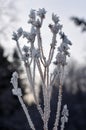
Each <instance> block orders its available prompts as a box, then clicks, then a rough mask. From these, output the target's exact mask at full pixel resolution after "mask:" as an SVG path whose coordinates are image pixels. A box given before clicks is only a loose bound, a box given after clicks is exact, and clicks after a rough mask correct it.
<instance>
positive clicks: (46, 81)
mask: <svg viewBox="0 0 86 130" xmlns="http://www.w3.org/2000/svg"><path fill="white" fill-rule="evenodd" d="M45 15H46V10H45V9H44V8H43V9H39V10H38V11H36V10H33V9H31V11H30V14H29V21H28V23H29V24H30V25H31V30H30V32H27V31H24V30H23V29H22V28H19V29H18V30H17V32H14V33H13V40H15V41H16V44H17V48H18V51H19V53H20V57H21V59H22V60H23V62H24V65H25V69H26V73H27V79H28V81H29V84H30V90H31V91H32V93H33V96H34V100H35V104H36V106H37V109H38V111H39V113H40V115H41V118H42V120H43V123H44V126H43V127H44V130H48V122H49V118H50V112H51V110H50V101H51V96H50V95H51V92H52V89H53V85H54V84H55V85H56V86H59V88H58V89H59V93H58V99H57V112H56V119H55V122H54V127H53V130H58V126H59V121H60V115H61V106H62V91H63V88H62V86H63V79H64V68H65V66H66V65H67V57H69V56H70V53H69V49H70V45H72V43H71V41H70V40H69V39H68V38H67V36H66V35H65V33H64V32H63V31H62V25H61V24H60V23H59V21H60V20H59V17H58V16H57V15H55V14H54V13H53V14H52V21H53V23H52V24H51V23H50V24H49V26H48V27H49V29H50V31H51V33H52V41H51V44H50V50H49V54H48V58H46V56H45V54H44V51H43V45H42V41H43V39H42V37H41V29H42V26H43V22H44V19H45ZM57 35H58V36H60V39H61V44H60V46H57V45H58V44H57ZM20 38H25V39H26V40H27V45H24V46H23V48H21V47H20ZM36 39H37V40H36ZM35 42H37V43H36V44H35ZM56 48H58V49H57V54H56V59H55V61H53V57H54V52H55V49H56ZM52 63H53V64H54V65H55V70H54V71H53V73H50V65H51V64H52ZM36 69H38V72H39V75H40V79H41V82H42V91H43V98H44V109H43V110H42V108H41V105H40V103H39V101H38V99H37V97H36V92H35V80H36ZM17 79H18V74H17V73H16V72H15V73H13V77H12V79H11V83H12V84H13V87H14V89H13V90H12V92H13V94H14V95H17V96H18V98H19V101H20V103H21V105H22V107H23V109H24V112H25V114H26V117H27V119H28V122H29V124H30V127H31V128H32V130H35V127H34V124H33V123H32V121H31V118H30V116H29V113H28V110H27V108H26V106H25V104H24V102H23V100H22V93H21V89H20V88H18V82H17ZM67 119H68V112H67V106H66V105H65V106H64V108H63V111H62V118H61V130H63V129H64V124H65V122H67Z"/></svg>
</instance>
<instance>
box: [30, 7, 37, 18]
mask: <svg viewBox="0 0 86 130" xmlns="http://www.w3.org/2000/svg"><path fill="white" fill-rule="evenodd" d="M29 17H30V18H31V19H32V20H35V18H36V14H35V10H33V9H31V10H30V14H29Z"/></svg>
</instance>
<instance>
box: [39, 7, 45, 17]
mask: <svg viewBox="0 0 86 130" xmlns="http://www.w3.org/2000/svg"><path fill="white" fill-rule="evenodd" d="M45 14H46V10H45V9H44V8H42V9H39V11H37V15H38V16H39V17H40V18H41V19H43V18H45Z"/></svg>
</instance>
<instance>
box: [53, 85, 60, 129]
mask: <svg viewBox="0 0 86 130" xmlns="http://www.w3.org/2000/svg"><path fill="white" fill-rule="evenodd" d="M61 102H62V85H61V83H60V85H59V95H58V104H57V113H56V120H55V124H54V128H53V130H57V129H58V125H59V119H60V111H61Z"/></svg>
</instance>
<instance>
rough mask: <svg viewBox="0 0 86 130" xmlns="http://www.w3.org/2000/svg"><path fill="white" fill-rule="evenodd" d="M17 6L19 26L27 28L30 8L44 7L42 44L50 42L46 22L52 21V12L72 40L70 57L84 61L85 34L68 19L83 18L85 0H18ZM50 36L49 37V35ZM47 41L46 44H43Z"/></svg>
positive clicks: (85, 5)
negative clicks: (45, 12)
mask: <svg viewBox="0 0 86 130" xmlns="http://www.w3.org/2000/svg"><path fill="white" fill-rule="evenodd" d="M18 1H20V2H18V6H17V8H19V9H20V12H18V15H19V17H20V18H21V20H20V21H19V23H18V25H19V27H20V26H22V27H23V28H25V29H28V24H27V21H28V14H29V11H30V9H36V10H38V9H39V8H45V9H46V11H47V14H46V19H45V21H44V22H45V27H43V29H42V31H43V32H42V33H43V37H44V46H45V48H46V47H47V44H49V43H50V41H49V37H50V36H51V35H50V32H49V31H48V24H49V23H51V22H52V20H51V15H52V13H53V12H54V13H55V14H57V15H58V16H59V17H60V21H61V24H63V31H64V32H65V33H66V35H67V36H68V38H69V39H70V40H71V41H72V43H73V45H72V47H71V57H74V58H75V59H76V60H78V61H79V62H82V61H84V60H85V59H84V58H85V57H86V56H85V55H86V45H85V44H86V34H82V33H81V30H80V28H78V27H76V26H75V25H74V23H73V22H72V21H71V20H70V17H71V16H78V17H80V18H85V19H86V16H85V12H86V0H18ZM16 29H17V28H16ZM50 38H51V37H50ZM45 43H47V44H45ZM13 44H14V43H12V44H11V45H8V48H9V47H10V48H12V46H13Z"/></svg>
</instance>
